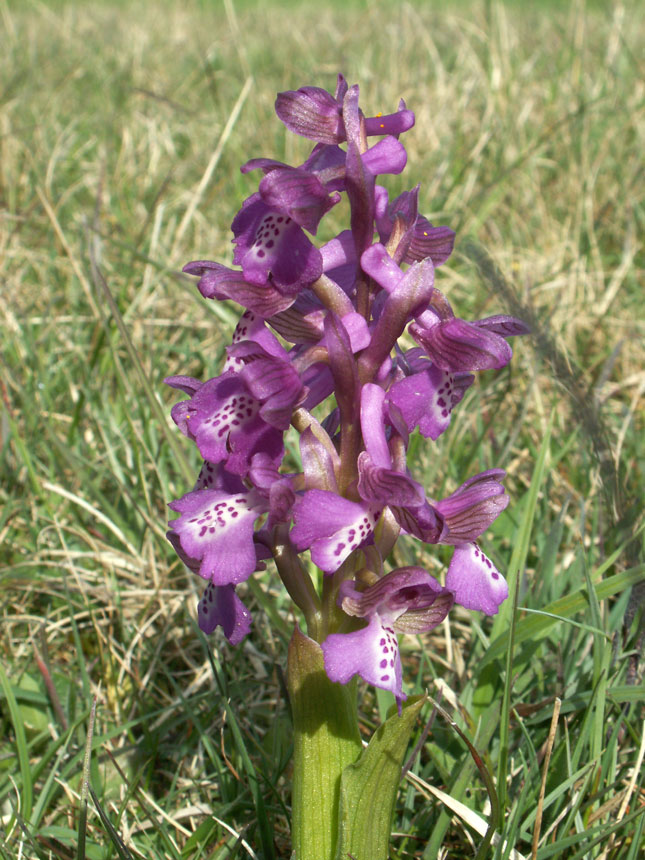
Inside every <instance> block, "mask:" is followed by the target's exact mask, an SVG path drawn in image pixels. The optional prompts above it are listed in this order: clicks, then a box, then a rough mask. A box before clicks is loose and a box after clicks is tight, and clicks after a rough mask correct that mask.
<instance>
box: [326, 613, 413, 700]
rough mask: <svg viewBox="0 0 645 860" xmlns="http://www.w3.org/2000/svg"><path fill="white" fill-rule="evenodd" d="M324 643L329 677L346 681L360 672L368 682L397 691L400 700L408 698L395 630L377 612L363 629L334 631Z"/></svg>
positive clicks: (341, 682)
mask: <svg viewBox="0 0 645 860" xmlns="http://www.w3.org/2000/svg"><path fill="white" fill-rule="evenodd" d="M321 647H322V650H323V655H324V658H325V672H326V673H327V677H328V678H329V680H330V681H336V682H338V683H339V684H346V683H347V682H348V681H349V680H350V679H351V678H353V677H354V675H360V677H361V678H363V680H365V681H367V683H368V684H373V685H374V686H375V687H380V688H381V689H382V690H389V691H390V692H391V693H394V695H395V696H396V700H397V702H400V701H401V700H403V699H405V698H406V696H405V695H404V693H403V691H402V679H401V657H400V655H399V643H398V641H397V638H396V633H395V632H394V630H393V628H392V627H390V626H389V625H387V626H386V625H385V624H383V622H382V620H381V619H380V618H379V616H378V615H377V614H374V615H372V616H371V617H370V619H369V624H368V625H367V627H363V629H362V630H356V631H355V632H354V633H332V634H331V635H330V636H328V637H327V638H326V639H325V641H324V642H323V643H322V646H321Z"/></svg>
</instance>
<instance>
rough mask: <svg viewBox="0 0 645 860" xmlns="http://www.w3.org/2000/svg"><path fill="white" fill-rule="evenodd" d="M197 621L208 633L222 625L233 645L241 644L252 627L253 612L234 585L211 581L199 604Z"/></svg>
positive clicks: (201, 628)
mask: <svg viewBox="0 0 645 860" xmlns="http://www.w3.org/2000/svg"><path fill="white" fill-rule="evenodd" d="M197 621H198V624H199V628H200V630H202V631H203V632H204V633H207V634H208V633H212V632H213V631H214V630H215V628H216V627H221V628H222V629H223V631H224V635H225V636H226V638H227V639H228V641H229V642H230V643H231V645H239V643H240V642H241V641H242V639H244V637H245V636H246V635H247V633H248V632H249V630H250V629H251V613H250V612H249V610H248V609H247V608H246V606H245V605H244V604H243V603H242V601H241V600H240V598H239V597H238V596H237V594H236V593H235V586H234V585H213V583H212V582H209V583H208V585H207V586H206V590H205V591H204V594H203V596H202V599H201V600H200V601H199V604H198V605H197Z"/></svg>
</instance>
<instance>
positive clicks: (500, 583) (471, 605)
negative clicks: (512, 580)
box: [446, 543, 508, 615]
mask: <svg viewBox="0 0 645 860" xmlns="http://www.w3.org/2000/svg"><path fill="white" fill-rule="evenodd" d="M446 588H449V589H450V590H451V591H453V592H454V594H455V601H456V602H457V603H459V604H461V606H465V607H466V609H477V610H479V611H480V612H485V613H486V615H497V610H498V608H499V606H500V604H502V603H503V602H504V601H505V600H506V598H507V597H508V585H507V584H506V580H505V579H504V577H503V576H502V575H501V573H500V572H499V571H498V570H497V568H496V567H495V566H494V565H493V562H492V561H491V560H490V559H489V558H488V557H487V556H486V555H484V553H483V552H482V551H481V549H480V548H479V546H478V545H477V544H476V543H468V544H463V545H462V546H458V547H456V548H455V552H454V554H453V556H452V561H451V562H450V566H449V568H448V573H447V575H446Z"/></svg>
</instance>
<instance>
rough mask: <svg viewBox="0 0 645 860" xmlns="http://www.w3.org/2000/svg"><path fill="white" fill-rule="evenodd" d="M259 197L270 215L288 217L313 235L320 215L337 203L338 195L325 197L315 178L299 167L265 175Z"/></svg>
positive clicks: (277, 169) (319, 182) (326, 194)
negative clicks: (280, 214) (279, 214)
mask: <svg viewBox="0 0 645 860" xmlns="http://www.w3.org/2000/svg"><path fill="white" fill-rule="evenodd" d="M260 196H261V197H262V200H263V201H264V203H266V205H267V207H268V208H269V209H270V210H271V211H272V212H276V213H284V214H286V215H289V216H290V217H291V218H293V220H294V221H295V222H296V224H298V225H299V226H300V227H304V229H305V230H308V231H309V233H313V234H315V233H316V230H317V229H318V224H319V223H320V219H321V218H322V217H323V215H325V213H326V212H328V211H329V210H330V209H331V208H332V206H335V205H336V203H338V202H339V201H340V194H338V192H335V193H334V194H331V195H330V194H328V192H327V191H326V189H325V187H324V186H323V184H322V183H321V181H320V180H319V179H318V177H316V176H314V175H313V174H312V173H308V172H307V171H306V170H302V169H301V168H298V167H279V168H276V169H275V170H272V171H271V172H270V173H268V174H267V175H266V176H265V177H264V179H263V180H262V181H261V182H260ZM274 232H275V228H274ZM269 238H270V237H269Z"/></svg>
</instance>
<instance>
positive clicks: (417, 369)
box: [387, 349, 474, 440]
mask: <svg viewBox="0 0 645 860" xmlns="http://www.w3.org/2000/svg"><path fill="white" fill-rule="evenodd" d="M404 361H405V366H406V370H407V372H409V375H408V376H405V377H403V378H402V379H399V380H398V381H396V382H394V383H393V384H392V385H391V386H390V388H389V390H388V393H387V406H388V413H389V417H390V420H391V421H392V423H393V424H394V425H395V426H396V427H397V428H398V429H399V432H401V433H403V432H405V431H407V432H408V433H411V432H412V430H414V428H415V427H418V428H419V432H420V433H421V434H422V435H423V436H425V437H429V438H430V439H432V440H435V439H438V438H439V436H440V435H441V434H442V433H443V432H444V430H447V429H448V426H449V425H450V414H451V412H452V410H453V409H454V408H455V406H456V405H457V404H458V403H459V402H460V401H461V399H462V397H463V396H464V394H465V392H466V390H467V389H468V388H469V386H470V385H472V383H473V379H474V377H473V376H472V375H471V374H469V373H451V372H449V371H446V370H441V368H439V367H437V366H436V365H435V364H433V363H432V362H430V361H428V359H427V358H425V357H422V351H421V350H420V349H413V350H409V351H408V352H407V353H406V354H405V356H404Z"/></svg>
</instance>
